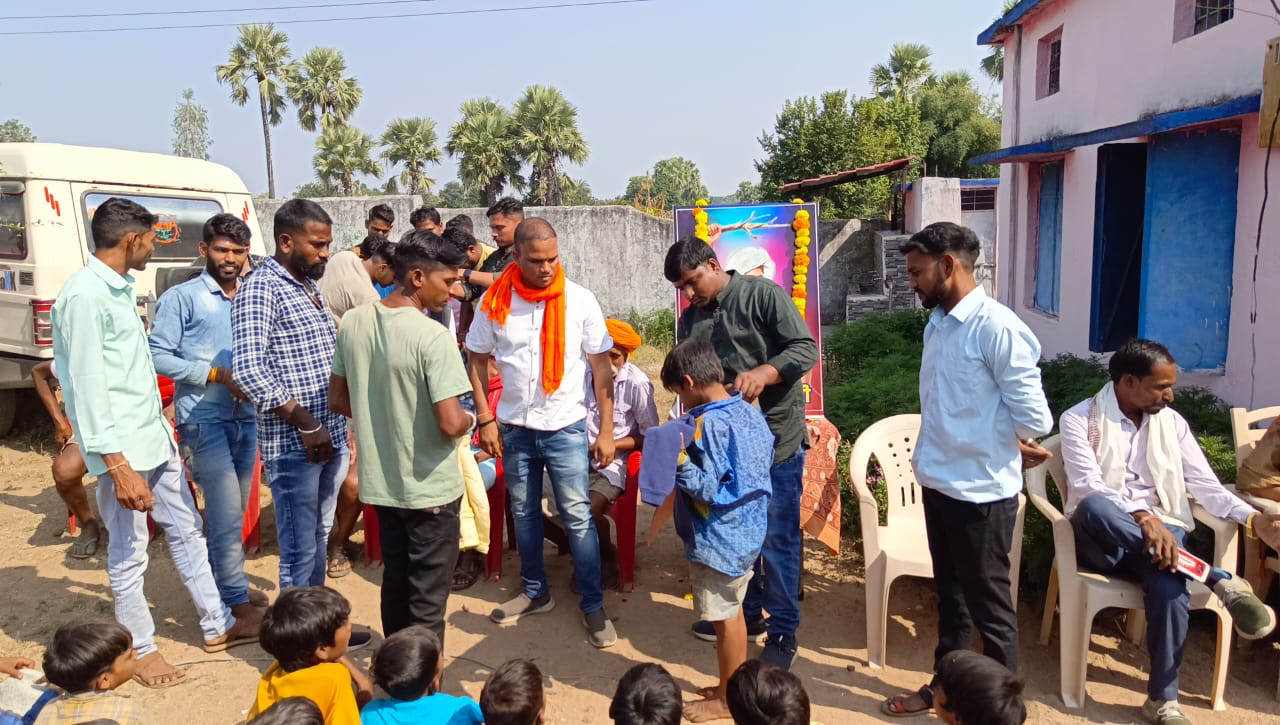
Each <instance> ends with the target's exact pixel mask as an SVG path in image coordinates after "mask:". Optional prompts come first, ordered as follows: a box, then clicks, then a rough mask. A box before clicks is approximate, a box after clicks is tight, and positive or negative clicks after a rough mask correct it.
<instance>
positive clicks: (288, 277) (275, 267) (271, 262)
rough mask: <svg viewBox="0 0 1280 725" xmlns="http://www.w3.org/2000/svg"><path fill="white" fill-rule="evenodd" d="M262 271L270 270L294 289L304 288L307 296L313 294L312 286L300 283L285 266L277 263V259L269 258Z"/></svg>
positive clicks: (263, 264)
mask: <svg viewBox="0 0 1280 725" xmlns="http://www.w3.org/2000/svg"><path fill="white" fill-rule="evenodd" d="M262 269H266V270H270V271H271V273H272V274H274V275H275V276H277V277H279V278H280V279H283V280H285V281H286V282H288V283H290V284H292V285H293V286H294V287H300V288H302V290H303V291H305V292H306V293H307V294H310V293H311V285H309V284H303V283H302V282H299V281H298V279H297V278H296V277H294V276H293V275H292V274H290V273H289V270H287V269H285V268H284V265H283V264H280V263H279V262H277V261H276V258H275V257H267V261H266V262H263V263H262ZM308 281H310V280H308Z"/></svg>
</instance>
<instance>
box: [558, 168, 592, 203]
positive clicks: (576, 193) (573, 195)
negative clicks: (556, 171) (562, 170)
mask: <svg viewBox="0 0 1280 725" xmlns="http://www.w3.org/2000/svg"><path fill="white" fill-rule="evenodd" d="M560 187H561V188H562V189H563V190H564V200H563V202H564V206H595V205H596V204H597V203H598V202H597V201H596V198H595V197H593V196H592V195H591V184H588V183H587V180H586V179H575V178H573V177H572V176H569V175H568V174H565V175H563V176H561V177H560Z"/></svg>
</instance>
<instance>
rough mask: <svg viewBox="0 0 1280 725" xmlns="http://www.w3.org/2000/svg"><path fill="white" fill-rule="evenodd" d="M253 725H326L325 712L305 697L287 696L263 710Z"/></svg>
mask: <svg viewBox="0 0 1280 725" xmlns="http://www.w3.org/2000/svg"><path fill="white" fill-rule="evenodd" d="M253 725H324V714H323V713H321V712H320V708H319V706H317V705H316V704H315V703H314V702H312V701H310V700H308V699H307V698H305V697H286V698H285V699H283V700H279V701H277V702H276V704H274V705H272V706H271V707H268V708H267V709H266V710H263V711H262V713H261V714H259V715H258V717H256V718H254V721H253Z"/></svg>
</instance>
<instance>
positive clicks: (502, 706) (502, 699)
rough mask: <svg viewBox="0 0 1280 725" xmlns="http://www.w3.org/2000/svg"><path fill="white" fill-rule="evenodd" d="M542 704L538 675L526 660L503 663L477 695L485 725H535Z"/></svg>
mask: <svg viewBox="0 0 1280 725" xmlns="http://www.w3.org/2000/svg"><path fill="white" fill-rule="evenodd" d="M542 704H543V693H542V673H541V672H540V671H538V667H537V665H535V664H533V663H532V662H530V661H529V660H509V661H507V662H504V663H503V664H502V666H500V667H499V668H498V669H496V670H494V671H493V674H492V675H489V681H488V682H486V683H484V689H483V690H481V691H480V711H481V712H482V713H484V722H485V725H537V723H538V716H539V715H540V714H541V713H542Z"/></svg>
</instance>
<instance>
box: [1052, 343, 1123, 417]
mask: <svg viewBox="0 0 1280 725" xmlns="http://www.w3.org/2000/svg"><path fill="white" fill-rule="evenodd" d="M1109 379H1110V378H1109V377H1108V375H1107V369H1106V367H1104V366H1103V365H1102V360H1101V359H1100V358H1098V357H1096V356H1093V357H1088V358H1080V357H1076V356H1075V355H1059V356H1057V357H1055V358H1052V359H1050V360H1041V361H1040V381H1041V383H1042V384H1043V385H1044V396H1045V398H1046V399H1047V400H1048V401H1049V410H1050V411H1052V413H1053V423H1054V428H1055V429H1056V428H1057V425H1058V419H1059V418H1060V417H1062V414H1063V413H1065V412H1066V411H1067V409H1068V408H1070V407H1071V406H1073V405H1075V404H1076V403H1079V402H1080V401H1082V400H1084V399H1085V398H1092V397H1093V396H1095V395H1097V394H1098V391H1099V390H1101V389H1102V386H1103V385H1106V384H1107V380H1109Z"/></svg>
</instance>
